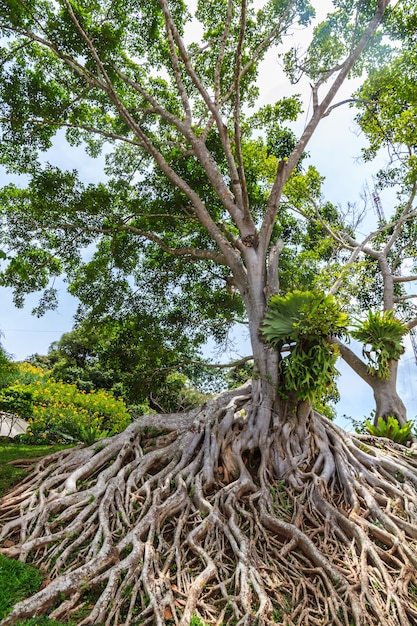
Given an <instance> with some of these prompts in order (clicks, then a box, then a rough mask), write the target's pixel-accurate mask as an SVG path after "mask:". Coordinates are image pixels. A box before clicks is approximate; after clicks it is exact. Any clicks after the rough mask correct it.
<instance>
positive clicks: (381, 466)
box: [0, 385, 417, 626]
mask: <svg viewBox="0 0 417 626" xmlns="http://www.w3.org/2000/svg"><path fill="white" fill-rule="evenodd" d="M254 410H255V407H254V405H253V398H252V396H251V394H250V386H249V385H247V386H246V387H245V388H243V389H240V390H236V391H234V392H227V393H225V394H223V395H221V396H219V397H218V398H216V399H215V400H213V401H210V402H209V403H207V405H205V406H204V407H202V408H201V409H200V410H199V411H194V412H191V413H188V414H184V415H176V416H175V415H174V416H148V417H144V418H142V419H141V420H140V421H137V422H134V423H133V424H132V425H131V426H129V428H128V429H127V430H126V431H125V432H124V433H122V434H120V435H117V436H115V437H113V438H111V439H107V440H102V441H100V442H98V443H96V444H94V445H93V446H90V447H88V448H87V447H85V448H77V449H72V450H66V451H64V452H60V453H57V454H55V455H53V456H51V457H48V458H46V459H43V460H42V461H41V462H40V463H39V464H38V466H37V468H36V470H35V471H34V472H33V473H32V474H31V475H30V476H29V477H28V478H27V479H26V480H25V481H24V482H23V483H21V484H20V485H19V486H17V487H16V488H15V489H14V490H13V491H12V492H11V493H9V494H8V495H6V496H5V497H4V498H3V499H2V500H1V503H0V516H1V522H2V529H1V534H0V539H1V541H2V542H3V543H2V546H3V547H2V548H1V552H3V553H4V554H6V555H8V556H11V557H17V558H20V559H21V560H28V561H30V562H32V563H34V564H37V565H38V566H40V567H41V568H42V569H43V570H44V571H45V572H47V578H46V580H45V585H44V587H43V588H42V589H41V590H40V591H39V592H38V593H37V594H36V595H34V596H33V597H31V598H28V599H26V600H23V601H22V602H20V603H19V604H17V605H16V606H15V608H14V609H13V611H12V612H11V613H10V614H9V616H8V617H7V618H6V619H4V620H3V622H2V625H3V626H9V625H12V624H15V623H17V622H18V621H19V620H22V619H25V618H29V617H31V616H34V615H49V616H50V617H51V618H54V619H59V620H62V621H65V620H67V619H71V620H73V621H75V622H76V623H77V624H79V625H83V626H84V625H85V626H87V625H93V624H94V625H95V626H98V625H100V624H102V625H105V626H116V625H122V624H123V625H124V626H130V625H132V626H133V625H135V624H149V625H151V624H156V625H163V624H178V625H181V626H186V625H188V624H190V623H191V621H192V618H193V617H194V620H193V622H194V623H198V621H197V618H199V620H200V623H201V624H218V625H220V624H239V625H249V624H283V625H287V626H290V625H291V626H294V625H303V626H310V625H319V624H320V625H323V624H329V625H330V624H331V625H336V626H350V625H353V624H354V625H355V626H361V625H363V626H365V625H366V626H371V625H377V624H378V625H382V626H396V625H400V626H406V625H409V624H414V623H417V580H416V571H417V547H416V546H417V458H416V457H415V456H413V454H412V453H411V451H410V450H408V449H407V448H404V447H402V446H397V445H395V444H392V443H391V444H389V442H384V441H383V440H381V439H378V440H376V439H373V438H366V437H360V436H357V435H352V434H347V433H345V432H344V431H342V430H341V429H339V428H338V427H337V426H335V425H334V424H332V423H331V422H329V421H328V420H326V419H325V418H323V417H321V416H320V415H318V414H315V413H312V414H310V416H309V419H308V420H307V422H306V427H305V428H306V431H305V435H306V436H305V437H304V445H302V442H301V440H300V438H299V437H298V438H297V437H292V438H291V436H290V433H286V436H285V437H284V433H283V432H282V428H281V427H280V424H279V423H278V422H276V423H275V422H274V418H273V417H272V416H271V428H270V432H269V434H268V437H267V439H264V440H263V442H262V446H261V447H259V446H258V447H253V448H252V449H251V448H248V446H247V441H248V438H247V431H248V429H249V428H250V420H251V416H253V413H254ZM287 428H288V427H287ZM251 440H252V441H253V440H254V437H253V433H252V434H251ZM277 475H278V476H279V479H277Z"/></svg>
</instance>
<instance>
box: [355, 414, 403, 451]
mask: <svg viewBox="0 0 417 626" xmlns="http://www.w3.org/2000/svg"><path fill="white" fill-rule="evenodd" d="M365 425H366V429H367V431H368V432H369V433H370V434H371V435H374V436H375V437H386V438H387V439H391V440H392V441H395V442H396V443H401V444H406V443H407V442H408V441H410V439H411V436H412V435H411V431H412V428H413V422H412V421H411V420H410V421H408V422H407V423H406V424H404V425H403V426H400V424H399V422H398V420H397V419H396V418H395V417H394V416H392V415H389V416H388V417H387V419H386V420H384V418H383V417H378V421H377V425H376V426H375V425H374V424H372V422H370V421H369V420H366V422H365Z"/></svg>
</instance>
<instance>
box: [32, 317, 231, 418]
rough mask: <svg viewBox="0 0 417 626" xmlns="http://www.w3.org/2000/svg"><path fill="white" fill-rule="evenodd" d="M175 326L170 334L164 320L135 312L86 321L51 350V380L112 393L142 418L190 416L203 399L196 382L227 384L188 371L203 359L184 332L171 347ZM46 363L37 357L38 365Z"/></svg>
mask: <svg viewBox="0 0 417 626" xmlns="http://www.w3.org/2000/svg"><path fill="white" fill-rule="evenodd" d="M170 324H171V326H170V328H169V327H168V328H167V326H166V322H164V321H163V320H162V319H161V318H159V319H158V318H155V317H151V316H149V315H146V314H145V312H144V311H142V312H141V313H139V312H138V314H137V315H135V311H134V309H133V310H132V311H130V312H127V313H126V314H124V315H120V314H119V316H118V317H116V318H113V317H112V318H111V317H109V316H107V317H105V318H103V319H101V320H97V321H96V323H94V321H93V320H84V321H83V322H81V323H80V324H78V325H77V326H76V327H75V328H74V329H73V330H72V331H71V332H69V333H65V334H64V335H62V337H61V338H60V339H59V341H57V342H55V343H53V344H52V346H51V347H50V349H49V352H48V356H47V358H46V361H47V364H48V366H49V368H50V369H51V376H52V377H53V378H55V380H62V381H64V382H70V383H74V384H76V385H77V387H78V388H79V389H81V390H84V391H91V390H98V389H107V390H109V391H111V392H112V393H113V394H114V395H115V396H116V397H120V398H122V399H123V400H124V401H125V402H126V404H127V405H128V406H129V408H133V407H137V406H138V405H142V407H143V408H142V412H151V411H153V410H157V411H161V410H163V411H165V412H169V411H174V412H175V411H179V410H184V408H186V407H189V406H191V405H190V403H191V404H192V403H193V402H198V400H199V399H201V396H200V395H199V392H198V391H197V389H196V388H195V387H194V385H193V384H192V383H191V382H190V380H192V381H195V382H196V383H197V384H198V385H201V386H203V387H209V388H213V387H214V388H216V387H217V389H218V388H219V385H220V383H221V378H220V376H218V375H216V374H215V373H210V374H208V371H205V370H204V365H201V366H190V365H188V366H187V360H188V361H191V360H192V359H193V360H194V359H195V360H196V362H197V360H199V358H198V357H199V353H198V351H197V350H194V348H193V345H192V344H193V342H192V340H191V339H190V338H189V337H187V336H186V334H184V333H183V332H182V329H178V333H177V334H176V336H175V338H173V342H171V341H168V340H167V337H166V335H168V334H169V333H170V332H171V333H173V332H174V320H173V319H171V322H170ZM178 324H179V319H178V321H175V326H177V325H178ZM44 360H45V359H44V358H42V357H39V356H38V355H35V356H34V357H33V359H32V362H33V363H38V362H42V361H44ZM202 363H203V362H202ZM185 398H187V400H185ZM146 407H147V408H146ZM161 407H164V408H163V409H162V408H161Z"/></svg>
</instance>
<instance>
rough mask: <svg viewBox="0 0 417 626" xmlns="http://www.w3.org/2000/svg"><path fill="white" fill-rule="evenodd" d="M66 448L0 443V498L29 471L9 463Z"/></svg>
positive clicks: (60, 446) (35, 457) (38, 456)
mask: <svg viewBox="0 0 417 626" xmlns="http://www.w3.org/2000/svg"><path fill="white" fill-rule="evenodd" d="M67 447H68V446H64V445H54V446H29V445H24V444H15V443H0V496H2V495H3V494H4V493H6V491H8V490H9V489H11V487H13V485H15V484H16V483H18V482H19V481H20V480H22V479H23V478H24V477H25V476H26V474H28V472H29V469H30V468H28V469H23V468H21V467H15V466H14V465H9V463H10V461H17V460H18V459H37V458H40V457H42V456H46V455H47V454H52V453H53V452H57V451H58V450H62V449H64V448H67Z"/></svg>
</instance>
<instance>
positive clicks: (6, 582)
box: [0, 441, 69, 626]
mask: <svg viewBox="0 0 417 626" xmlns="http://www.w3.org/2000/svg"><path fill="white" fill-rule="evenodd" d="M66 447H68V446H59V445H54V446H29V445H23V444H15V443H9V442H7V441H5V442H2V443H0V496H2V495H3V494H4V493H6V492H7V491H8V490H9V489H10V488H11V487H12V486H13V485H14V484H15V483H17V482H19V480H21V479H22V478H23V477H24V476H25V475H26V474H27V473H28V472H29V471H30V468H31V466H32V465H31V463H23V464H22V466H21V467H19V466H15V465H9V463H10V461H18V460H19V459H24V460H25V461H26V460H28V459H33V463H36V459H37V458H39V457H41V456H46V455H47V454H52V453H53V452H57V451H58V450H62V449H63V448H66ZM42 578H43V576H42V574H41V573H40V572H39V571H38V570H37V569H36V568H34V567H32V566H30V565H27V564H26V563H21V562H20V561H16V560H15V559H9V558H7V557H5V556H4V555H2V554H0V590H1V593H0V620H1V619H3V618H4V617H5V616H6V615H7V614H8V613H9V612H10V611H11V610H12V608H13V606H14V605H15V604H16V603H17V602H19V601H20V600H22V599H23V598H26V597H28V596H30V595H33V594H34V593H36V592H37V591H38V590H39V588H40V586H41V584H42ZM61 624H62V622H57V621H54V620H49V619H48V618H47V617H34V618H32V619H29V620H25V621H23V622H18V623H17V626H61ZM62 626H64V625H63V624H62ZM65 626H69V624H66V625H65Z"/></svg>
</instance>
